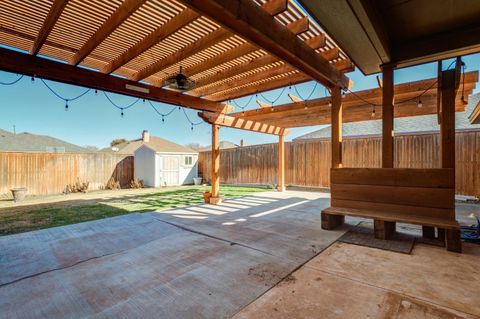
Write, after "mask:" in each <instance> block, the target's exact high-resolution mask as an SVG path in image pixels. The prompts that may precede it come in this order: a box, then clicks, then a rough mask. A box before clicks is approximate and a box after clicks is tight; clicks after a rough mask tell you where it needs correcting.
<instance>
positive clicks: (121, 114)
mask: <svg viewBox="0 0 480 319" xmlns="http://www.w3.org/2000/svg"><path fill="white" fill-rule="evenodd" d="M120 116H121V117H123V109H122V112H121V113H120Z"/></svg>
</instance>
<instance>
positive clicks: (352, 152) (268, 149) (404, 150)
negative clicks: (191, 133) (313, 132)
mask: <svg viewBox="0 0 480 319" xmlns="http://www.w3.org/2000/svg"><path fill="white" fill-rule="evenodd" d="M342 144H343V167H372V168H374V167H381V139H380V137H371V136H370V137H361V138H344V140H343V143H342ZM394 147H395V158H394V161H395V162H394V167H398V168H439V167H440V145H439V134H438V133H419V134H414V135H411V134H409V135H399V136H395V139H394ZM330 163H331V148H330V141H329V140H328V139H317V140H308V141H303V142H289V143H286V144H285V183H286V185H287V186H302V187H329V185H330ZM210 166H211V165H210V152H201V153H200V156H199V172H200V174H201V175H202V176H203V177H204V179H205V180H206V181H209V180H210ZM455 175H456V187H455V191H456V194H462V195H471V196H477V197H479V196H480V130H470V131H466V130H465V131H458V132H457V134H456V174H455ZM220 181H221V183H226V184H276V183H277V144H276V143H275V144H263V145H254V146H247V147H241V148H236V149H227V150H222V151H221V152H220Z"/></svg>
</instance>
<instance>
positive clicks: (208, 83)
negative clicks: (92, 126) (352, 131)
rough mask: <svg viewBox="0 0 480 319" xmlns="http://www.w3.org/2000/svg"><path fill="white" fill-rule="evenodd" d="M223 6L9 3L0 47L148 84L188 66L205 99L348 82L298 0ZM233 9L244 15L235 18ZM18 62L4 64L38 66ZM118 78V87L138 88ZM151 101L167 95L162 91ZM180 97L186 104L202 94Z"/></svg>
mask: <svg viewBox="0 0 480 319" xmlns="http://www.w3.org/2000/svg"><path fill="white" fill-rule="evenodd" d="M222 6H223V4H222V1H177V0H150V1H146V0H126V1H120V0H110V1H96V0H70V1H68V0H51V1H35V2H32V1H20V0H8V1H6V2H3V3H2V7H1V8H0V44H3V45H6V46H8V47H12V48H15V49H18V50H21V51H25V52H28V53H29V54H30V55H31V56H37V55H38V56H40V57H42V58H48V59H53V60H55V61H61V62H64V63H67V64H69V65H70V66H78V67H82V68H87V69H89V70H93V71H95V72H97V73H100V74H103V75H109V76H111V77H120V78H122V79H126V80H128V81H132V82H138V83H142V84H144V85H142V86H141V88H142V89H143V91H145V90H146V89H152V90H154V91H158V87H162V86H164V81H165V79H166V78H167V77H168V76H170V75H173V74H175V73H177V72H178V70H179V68H180V67H182V68H183V71H184V73H185V74H187V75H188V76H189V77H191V78H192V79H193V80H195V81H196V84H197V85H196V88H195V89H194V90H192V91H190V92H188V93H187V94H188V95H191V96H195V97H203V98H204V99H202V100H199V101H203V100H210V101H224V100H228V99H232V98H236V97H239V96H243V95H248V94H251V93H255V92H261V91H267V90H271V89H275V88H278V87H282V86H286V85H291V84H295V83H301V82H305V81H309V80H312V79H313V80H316V81H318V82H320V83H322V84H323V85H325V86H327V87H332V86H336V85H339V86H341V87H344V88H346V87H348V86H349V85H350V84H349V80H348V78H347V77H346V76H345V75H344V72H348V71H352V70H353V69H354V67H353V64H352V63H351V62H350V60H349V59H348V57H347V56H346V55H345V54H344V53H343V52H342V51H341V50H340V49H339V48H338V46H336V44H335V43H334V42H333V41H332V40H331V39H330V38H329V37H328V36H327V35H326V34H325V33H324V32H323V31H322V29H321V28H320V27H319V26H318V24H317V23H316V22H315V21H313V20H311V19H310V18H309V17H308V16H307V15H306V13H305V12H304V11H303V9H301V8H300V7H299V6H298V5H297V4H296V2H295V1H292V0H289V1H286V0H274V1H268V2H267V1H266V0H256V1H252V2H251V3H249V4H244V3H243V2H242V4H241V7H239V8H234V7H232V6H229V7H228V8H227V6H225V7H224V8H222ZM244 6H245V8H244ZM247 7H248V8H247ZM235 11H238V12H242V13H243V16H241V17H237V18H236V19H235V18H234V19H231V15H233V14H236V13H235ZM224 18H225V19H224ZM229 21H235V23H233V24H232V23H230V22H229ZM7 54H8V52H2V56H5V55H7ZM14 57H15V59H16V58H17V57H16V56H14ZM12 62H14V61H12ZM21 62H22V63H12V64H10V65H5V64H3V65H2V66H1V67H2V69H5V70H8V71H12V72H18V73H27V71H29V72H30V73H33V74H35V75H36V74H37V72H39V71H38V70H37V72H34V71H35V70H26V69H25V68H23V64H25V62H24V61H21ZM48 67H49V68H53V67H51V66H48ZM49 72H51V70H49ZM76 72H77V69H70V70H69V73H71V74H75V73H76ZM78 72H81V71H78ZM42 75H43V74H42ZM54 80H57V81H63V82H66V81H67V80H68V79H67V77H65V78H56V79H54ZM78 84H80V85H84V86H90V87H95V86H96V83H95V82H93V81H92V82H91V83H89V82H88V81H84V82H82V83H78ZM121 84H124V83H118V85H119V88H117V91H119V92H117V93H123V94H127V95H129V94H132V92H131V91H132V89H131V88H130V89H128V88H125V84H126V83H125V84H124V85H121ZM153 88H157V90H155V89H153ZM105 89H106V88H105ZM142 89H140V90H142ZM133 90H135V89H133ZM137 91H138V89H137ZM158 92H160V93H162V94H163V93H164V94H165V95H167V96H171V92H163V90H162V91H158ZM144 97H145V98H152V96H150V95H149V94H145V96H144ZM154 98H156V99H157V100H161V97H160V96H159V94H157V95H156V96H155V97H154ZM175 98H176V99H177V103H176V104H181V105H182V106H187V107H192V104H193V103H191V101H194V100H195V99H193V100H192V99H190V100H187V99H185V98H184V97H182V96H179V95H178V94H177V96H176V97H175ZM165 102H167V103H172V101H171V100H168V99H167V100H166V101H165ZM196 104H197V105H198V104H200V103H199V102H196ZM206 104H208V102H207V103H206ZM220 111H225V110H220Z"/></svg>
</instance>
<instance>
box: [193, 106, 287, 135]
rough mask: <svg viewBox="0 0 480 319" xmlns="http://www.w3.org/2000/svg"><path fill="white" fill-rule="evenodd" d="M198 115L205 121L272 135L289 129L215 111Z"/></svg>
mask: <svg viewBox="0 0 480 319" xmlns="http://www.w3.org/2000/svg"><path fill="white" fill-rule="evenodd" d="M198 116H199V117H200V118H202V119H203V120H204V121H205V122H208V123H210V124H215V125H218V126H224V127H230V128H236V129H240V130H245V131H251V132H258V133H265V134H272V135H287V134H288V130H286V129H285V128H283V127H278V126H274V125H268V124H265V123H262V122H258V121H251V120H245V119H242V118H236V117H233V116H229V115H226V114H219V113H213V112H200V113H198Z"/></svg>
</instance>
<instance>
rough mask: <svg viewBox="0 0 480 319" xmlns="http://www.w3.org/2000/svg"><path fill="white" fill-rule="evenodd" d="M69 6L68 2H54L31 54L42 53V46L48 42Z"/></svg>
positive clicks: (59, 0)
mask: <svg viewBox="0 0 480 319" xmlns="http://www.w3.org/2000/svg"><path fill="white" fill-rule="evenodd" d="M67 4H68V0H55V1H54V2H53V4H52V6H51V7H50V10H49V11H48V15H47V17H46V18H45V20H43V24H42V27H41V28H40V31H39V32H38V35H37V37H36V38H35V41H34V42H33V45H32V47H31V48H30V51H29V53H30V54H31V55H37V53H38V52H39V51H40V49H41V48H42V45H43V44H44V43H45V41H46V40H47V38H48V35H49V34H50V31H52V29H53V26H54V25H55V23H56V22H57V20H58V18H59V17H60V15H61V14H62V12H63V9H65V7H66V6H67Z"/></svg>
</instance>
